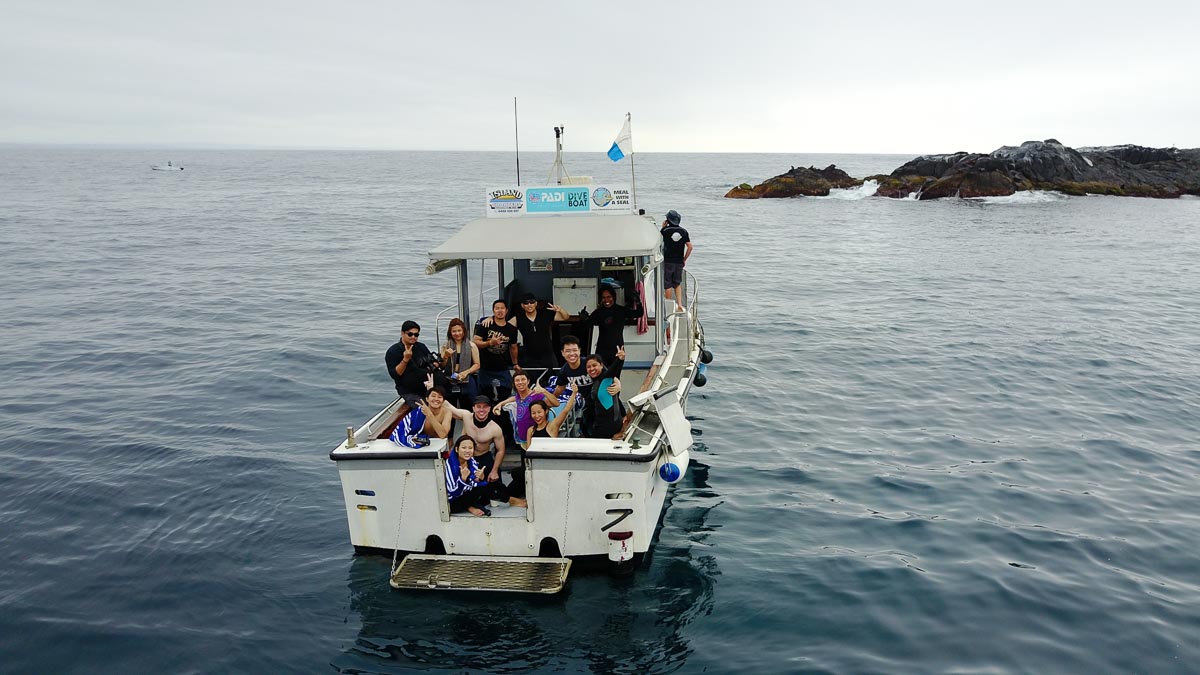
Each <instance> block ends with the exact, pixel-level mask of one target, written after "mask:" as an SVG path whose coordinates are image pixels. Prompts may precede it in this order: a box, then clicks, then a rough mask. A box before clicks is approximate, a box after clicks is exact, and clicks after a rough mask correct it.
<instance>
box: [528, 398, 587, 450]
mask: <svg viewBox="0 0 1200 675" xmlns="http://www.w3.org/2000/svg"><path fill="white" fill-rule="evenodd" d="M567 393H568V396H567V402H566V403H565V404H564V405H563V407H562V410H559V411H558V414H557V415H555V416H554V419H550V411H551V410H553V408H552V407H550V403H549V402H548V401H546V400H545V399H540V400H537V401H534V402H533V403H530V404H529V416H530V417H531V418H532V419H533V426H531V427H529V431H527V432H526V434H525V447H526V448H528V447H529V444H530V443H532V442H533V439H535V438H558V431H559V429H560V428H562V424H563V422H565V421H566V420H567V415H568V414H569V413H570V412H571V408H573V407H574V406H575V392H574V391H569V392H567Z"/></svg>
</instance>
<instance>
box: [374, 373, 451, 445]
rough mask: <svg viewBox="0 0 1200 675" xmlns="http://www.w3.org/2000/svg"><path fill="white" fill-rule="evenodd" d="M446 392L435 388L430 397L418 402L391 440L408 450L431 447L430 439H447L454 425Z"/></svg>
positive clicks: (398, 425)
mask: <svg viewBox="0 0 1200 675" xmlns="http://www.w3.org/2000/svg"><path fill="white" fill-rule="evenodd" d="M445 401H446V390H445V389H443V388H442V387H441V385H437V386H435V387H434V388H433V389H432V390H430V392H429V396H427V397H426V398H423V399H421V400H419V401H417V404H416V407H414V408H412V409H411V410H409V411H408V412H407V413H406V414H405V415H404V417H402V418H401V419H400V422H399V424H397V425H396V428H395V429H394V430H392V434H391V436H389V438H390V439H391V441H392V442H393V443H397V444H399V445H403V446H404V447H406V448H420V447H424V446H426V445H429V439H430V438H447V437H448V436H449V435H450V427H451V425H452V424H453V423H454V417H453V415H452V414H451V406H450V404H448V403H446V402H445Z"/></svg>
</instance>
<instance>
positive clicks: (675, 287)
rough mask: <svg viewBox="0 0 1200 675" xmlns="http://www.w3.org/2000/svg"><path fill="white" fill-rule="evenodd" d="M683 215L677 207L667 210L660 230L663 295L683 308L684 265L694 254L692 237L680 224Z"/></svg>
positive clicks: (676, 305)
mask: <svg viewBox="0 0 1200 675" xmlns="http://www.w3.org/2000/svg"><path fill="white" fill-rule="evenodd" d="M682 220H683V217H682V216H680V215H679V212H678V211H676V210H675V209H671V210H670V211H667V217H666V219H664V220H663V223H662V229H661V230H659V232H660V233H661V234H662V239H663V278H664V282H663V286H664V287H665V290H664V292H663V297H665V298H666V299H668V300H674V301H675V308H676V309H679V310H683V298H682V297H681V296H680V294H679V285H680V284H682V283H683V265H684V262H685V261H686V260H687V259H688V256H690V255H691V254H692V239H691V237H689V236H688V231H687V230H685V229H683V228H682V227H680V226H679V223H680V222H681V221H682Z"/></svg>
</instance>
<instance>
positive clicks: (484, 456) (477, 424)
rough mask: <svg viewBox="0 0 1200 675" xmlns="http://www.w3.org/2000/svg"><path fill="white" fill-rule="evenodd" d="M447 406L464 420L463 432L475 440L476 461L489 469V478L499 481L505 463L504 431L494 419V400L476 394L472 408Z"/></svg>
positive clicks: (453, 413) (454, 414)
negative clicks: (501, 468) (463, 408)
mask: <svg viewBox="0 0 1200 675" xmlns="http://www.w3.org/2000/svg"><path fill="white" fill-rule="evenodd" d="M446 406H447V407H448V408H450V414H451V415H453V416H455V417H457V418H458V419H460V420H462V421H463V434H465V435H467V436H470V437H471V440H473V441H475V461H476V462H477V463H478V464H479V465H480V466H482V467H483V468H484V469H486V470H487V479H488V480H489V481H499V480H500V467H501V466H502V465H503V464H504V432H503V431H502V430H501V429H500V425H499V424H496V422H495V421H494V420H493V419H492V414H491V413H492V400H491V399H489V398H488V397H487V396H483V395H479V396H476V397H475V400H474V401H473V402H472V404H471V410H462V409H460V408H455V407H454V406H453V405H450V404H449V403H447V404H446ZM493 448H494V449H495V451H494V452H493Z"/></svg>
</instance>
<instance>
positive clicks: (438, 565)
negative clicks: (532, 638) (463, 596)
mask: <svg viewBox="0 0 1200 675" xmlns="http://www.w3.org/2000/svg"><path fill="white" fill-rule="evenodd" d="M570 570H571V561H570V560H569V559H567V558H500V557H480V556H457V555H422V554H417V553H414V554H410V555H409V556H407V557H405V558H404V561H403V562H401V563H400V566H399V567H398V568H396V571H395V572H393V573H392V575H391V579H390V580H389V582H388V583H390V584H391V586H392V588H396V589H403V588H408V589H428V590H453V591H501V592H516V593H557V592H559V591H561V590H562V588H563V586H564V585H566V583H567V574H568V573H569V572H570Z"/></svg>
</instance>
